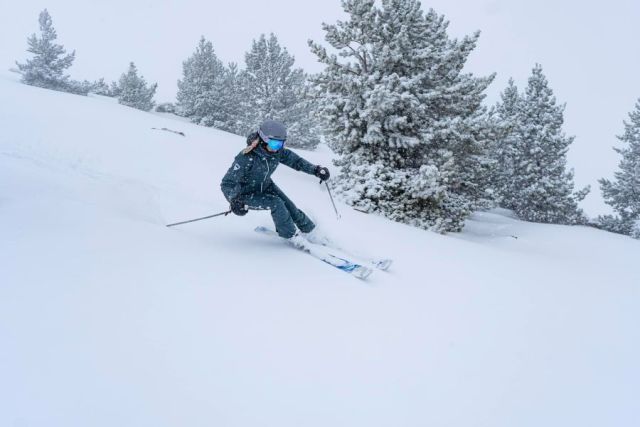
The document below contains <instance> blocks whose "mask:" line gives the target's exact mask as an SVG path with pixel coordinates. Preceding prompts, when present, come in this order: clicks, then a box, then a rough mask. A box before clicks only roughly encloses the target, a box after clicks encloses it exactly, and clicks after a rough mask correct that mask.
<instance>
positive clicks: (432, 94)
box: [309, 0, 494, 232]
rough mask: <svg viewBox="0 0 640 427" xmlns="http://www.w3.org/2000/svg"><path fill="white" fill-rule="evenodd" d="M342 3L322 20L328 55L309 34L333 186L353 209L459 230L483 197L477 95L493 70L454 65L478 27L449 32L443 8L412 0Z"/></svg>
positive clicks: (483, 142) (484, 126) (483, 145)
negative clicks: (476, 72)
mask: <svg viewBox="0 0 640 427" xmlns="http://www.w3.org/2000/svg"><path fill="white" fill-rule="evenodd" d="M377 4H380V7H378V6H377ZM342 6H343V8H344V10H345V12H346V13H347V14H348V16H349V19H348V20H347V21H344V22H338V23H336V24H335V25H327V24H324V25H323V28H324V30H325V32H326V35H325V39H326V41H327V42H328V43H329V44H330V45H331V46H332V47H333V48H334V49H335V50H337V51H338V54H337V55H336V54H334V53H330V52H328V51H327V49H326V48H325V47H323V46H321V45H319V44H317V43H314V42H312V41H310V42H309V44H310V46H311V48H312V51H313V52H314V53H315V54H316V55H317V57H318V59H319V61H320V62H321V63H323V64H324V65H325V70H324V71H323V72H322V73H320V74H318V75H316V76H314V78H313V80H314V82H315V83H316V84H317V85H318V88H319V90H320V93H321V97H322V100H323V101H322V103H321V114H322V116H323V118H324V119H325V127H326V131H327V135H326V136H327V138H328V142H329V144H330V145H331V146H332V147H333V149H334V150H335V151H336V152H337V153H338V154H340V158H339V159H338V160H337V162H336V165H337V166H338V167H339V168H340V171H339V174H338V176H337V177H336V178H335V179H333V180H332V182H333V184H334V187H335V188H336V190H337V192H338V193H340V194H341V195H342V197H343V198H344V199H345V200H346V202H347V203H349V204H351V205H353V206H354V207H356V208H358V209H360V210H365V211H368V212H379V213H381V214H383V215H385V216H387V217H388V218H391V219H394V220H397V221H402V222H406V223H410V224H414V225H417V226H420V227H424V228H430V229H433V230H437V231H441V232H445V231H458V230H460V229H461V228H462V226H463V224H464V219H465V218H466V217H467V216H468V215H469V214H470V213H471V212H472V210H473V209H475V208H477V207H479V206H480V205H481V204H482V203H483V202H484V201H485V200H486V198H487V197H488V193H487V187H486V185H487V183H488V179H487V164H488V162H487V161H486V160H487V158H486V154H487V150H488V147H489V142H490V141H491V139H492V138H493V132H494V131H493V124H492V121H491V120H490V119H489V117H488V114H487V111H486V108H485V107H483V106H482V101H483V99H484V97H485V93H484V92H485V90H486V88H487V86H488V85H489V84H490V83H491V81H492V80H493V78H494V76H488V77H480V78H478V77H474V76H473V75H471V74H469V73H463V71H462V70H463V67H464V65H465V63H466V61H467V58H468V56H469V54H470V53H471V52H472V51H473V49H474V48H475V46H476V42H477V40H478V37H479V33H475V34H474V35H472V36H469V37H464V38H463V39H462V40H455V39H450V38H449V36H448V35H447V27H448V22H447V21H445V18H444V16H441V15H438V14H437V13H436V12H435V11H433V10H429V11H428V12H427V13H426V14H425V13H424V12H423V11H422V10H421V5H420V2H419V1H417V0H382V1H380V2H376V1H374V0H343V1H342Z"/></svg>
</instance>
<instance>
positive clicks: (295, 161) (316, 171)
mask: <svg viewBox="0 0 640 427" xmlns="http://www.w3.org/2000/svg"><path fill="white" fill-rule="evenodd" d="M280 162H281V163H284V164H285V165H287V166H289V167H290V168H292V169H295V170H297V171H302V172H305V173H308V174H309V175H315V176H317V177H318V178H320V179H321V180H323V181H326V180H327V179H329V169H327V168H325V167H323V166H320V165H314V164H312V163H310V162H308V161H307V160H305V159H303V158H302V157H300V156H298V155H297V154H296V153H294V152H293V151H291V150H289V149H287V148H285V149H283V150H282V156H281V157H280Z"/></svg>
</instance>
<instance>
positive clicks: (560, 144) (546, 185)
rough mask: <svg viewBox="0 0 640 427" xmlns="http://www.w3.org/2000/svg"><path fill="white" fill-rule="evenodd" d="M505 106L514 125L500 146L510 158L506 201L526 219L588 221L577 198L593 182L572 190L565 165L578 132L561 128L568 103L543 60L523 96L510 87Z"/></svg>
mask: <svg viewBox="0 0 640 427" xmlns="http://www.w3.org/2000/svg"><path fill="white" fill-rule="evenodd" d="M501 108H502V110H503V111H504V114H505V117H506V118H507V119H508V123H509V126H510V129H511V130H510V131H509V132H507V135H506V136H505V137H504V138H503V142H504V143H503V148H504V149H503V150H502V151H501V152H500V153H501V154H502V155H505V156H506V159H507V164H506V167H505V169H504V170H503V172H504V175H503V179H502V184H503V187H502V188H501V190H500V191H499V193H500V194H501V202H502V203H503V206H504V207H508V208H510V209H513V210H514V211H515V212H516V214H517V215H518V216H519V217H520V218H522V219H524V220H527V221H535V222H544V223H556V224H578V223H584V222H585V221H586V219H585V217H584V213H583V212H582V210H581V209H579V208H578V202H580V201H581V200H582V199H584V197H585V196H586V195H587V193H588V192H589V187H586V188H584V189H582V190H580V191H574V184H573V171H567V170H566V163H567V159H566V155H567V151H568V150H569V146H570V145H571V143H572V142H573V140H574V137H567V136H566V135H565V133H564V131H563V130H562V125H563V123H564V117H563V113H564V108H565V105H557V104H556V98H555V96H554V95H553V91H552V90H551V88H550V87H549V84H548V81H547V79H546V77H545V76H544V74H543V71H542V66H540V65H539V64H537V65H536V66H535V67H534V68H533V71H532V74H531V76H530V77H529V80H528V85H527V88H526V91H525V94H524V95H523V96H522V97H521V98H519V97H518V95H517V89H516V88H515V86H513V85H511V86H510V87H508V88H507V90H506V91H505V97H503V103H502V105H501ZM504 159H505V157H503V159H502V160H504Z"/></svg>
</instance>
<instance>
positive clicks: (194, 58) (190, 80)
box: [177, 37, 230, 130]
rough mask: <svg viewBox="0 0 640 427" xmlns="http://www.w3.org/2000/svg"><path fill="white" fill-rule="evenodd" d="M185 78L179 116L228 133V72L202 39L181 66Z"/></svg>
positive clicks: (179, 85)
mask: <svg viewBox="0 0 640 427" xmlns="http://www.w3.org/2000/svg"><path fill="white" fill-rule="evenodd" d="M182 74H183V77H182V80H179V81H178V94H177V100H178V105H177V106H178V111H179V112H180V114H181V115H183V116H185V117H188V118H189V119H191V121H192V122H194V123H197V124H201V125H204V126H213V127H216V128H219V129H223V130H228V127H229V126H228V122H229V120H230V117H229V115H228V113H227V112H226V111H225V110H226V109H227V108H226V106H225V104H226V103H228V102H229V101H228V100H226V99H225V98H226V94H225V93H223V86H224V85H225V79H226V75H225V74H226V70H225V67H224V64H223V63H222V61H220V60H219V59H218V57H217V56H216V54H215V51H214V48H213V44H212V43H211V42H210V41H208V40H206V39H205V38H204V37H201V38H200V41H199V43H198V46H197V47H196V51H195V52H194V53H193V55H191V56H190V57H189V58H188V59H187V60H186V61H184V62H183V63H182Z"/></svg>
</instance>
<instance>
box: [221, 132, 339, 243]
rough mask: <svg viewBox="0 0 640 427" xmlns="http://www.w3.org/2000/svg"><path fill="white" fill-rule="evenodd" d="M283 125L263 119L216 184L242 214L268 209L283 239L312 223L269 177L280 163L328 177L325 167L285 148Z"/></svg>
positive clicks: (233, 209) (309, 228) (309, 229)
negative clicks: (219, 182) (220, 180)
mask: <svg viewBox="0 0 640 427" xmlns="http://www.w3.org/2000/svg"><path fill="white" fill-rule="evenodd" d="M286 140H287V129H286V127H285V126H284V125H283V124H282V123H280V122H277V121H275V120H265V121H264V122H263V123H262V124H261V125H260V128H259V129H258V131H257V132H253V133H252V134H250V135H249V136H248V137H247V148H245V149H244V150H242V151H241V152H240V153H239V154H238V155H237V156H236V157H235V159H234V161H233V164H232V165H231V167H230V168H229V170H228V171H227V173H226V175H225V176H224V178H222V183H221V184H220V188H221V189H222V193H223V194H224V196H225V198H226V199H227V200H228V201H229V203H230V209H231V212H233V213H234V214H236V215H239V216H243V215H246V214H247V212H249V210H250V209H252V210H266V209H268V210H270V211H271V217H272V219H273V222H274V224H275V227H276V232H277V233H278V235H279V236H280V237H282V238H285V239H292V238H294V236H296V235H297V234H298V233H297V230H296V226H297V228H298V229H299V230H300V231H301V232H302V233H305V234H308V233H311V232H312V231H313V229H314V228H315V227H316V225H315V224H314V223H313V221H311V220H310V219H309V217H308V216H307V215H306V214H305V213H304V212H302V211H301V210H300V209H298V208H297V207H296V205H295V204H294V203H293V202H292V201H291V200H290V199H289V198H288V197H287V196H286V195H285V194H284V192H283V191H282V190H280V188H278V186H277V185H276V184H275V183H274V182H273V181H272V180H271V175H272V174H273V172H275V170H276V168H277V167H278V165H279V164H280V163H283V164H285V165H287V166H289V167H290V168H293V169H295V170H297V171H302V172H305V173H308V174H310V175H314V176H316V177H318V178H320V180H321V182H322V181H326V180H328V179H329V177H330V174H329V169H327V168H326V167H323V166H320V165H313V164H311V163H310V162H308V161H307V160H305V159H303V158H302V157H300V156H298V155H297V154H296V153H294V152H293V151H291V150H289V149H288V148H285V142H286Z"/></svg>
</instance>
